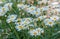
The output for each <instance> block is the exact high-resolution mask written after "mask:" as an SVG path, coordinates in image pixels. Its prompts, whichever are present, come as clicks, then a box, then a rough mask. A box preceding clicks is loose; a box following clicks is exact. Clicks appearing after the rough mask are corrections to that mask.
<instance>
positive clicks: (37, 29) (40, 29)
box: [29, 28, 44, 36]
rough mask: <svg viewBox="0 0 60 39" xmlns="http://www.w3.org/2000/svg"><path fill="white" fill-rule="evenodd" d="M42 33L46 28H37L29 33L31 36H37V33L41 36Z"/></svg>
mask: <svg viewBox="0 0 60 39" xmlns="http://www.w3.org/2000/svg"><path fill="white" fill-rule="evenodd" d="M41 33H44V30H43V29H42V28H36V29H32V30H30V31H29V34H30V35H31V36H37V35H38V36H39V35H41Z"/></svg>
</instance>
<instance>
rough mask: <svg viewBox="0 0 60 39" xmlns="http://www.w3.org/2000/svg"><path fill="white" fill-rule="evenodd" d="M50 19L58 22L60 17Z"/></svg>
mask: <svg viewBox="0 0 60 39" xmlns="http://www.w3.org/2000/svg"><path fill="white" fill-rule="evenodd" d="M50 19H51V20H53V21H58V20H59V17H58V16H52V17H50Z"/></svg>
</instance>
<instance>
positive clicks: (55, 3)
mask: <svg viewBox="0 0 60 39" xmlns="http://www.w3.org/2000/svg"><path fill="white" fill-rule="evenodd" d="M57 4H59V2H53V3H51V5H57Z"/></svg>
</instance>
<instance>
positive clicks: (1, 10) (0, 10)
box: [0, 3, 12, 16]
mask: <svg viewBox="0 0 60 39" xmlns="http://www.w3.org/2000/svg"><path fill="white" fill-rule="evenodd" d="M11 6H12V3H6V4H5V5H4V6H3V7H0V16H4V15H5V14H6V13H7V11H9V8H11Z"/></svg>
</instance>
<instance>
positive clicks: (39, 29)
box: [36, 28, 44, 33]
mask: <svg viewBox="0 0 60 39" xmlns="http://www.w3.org/2000/svg"><path fill="white" fill-rule="evenodd" d="M36 31H38V33H44V30H43V28H36Z"/></svg>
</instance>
